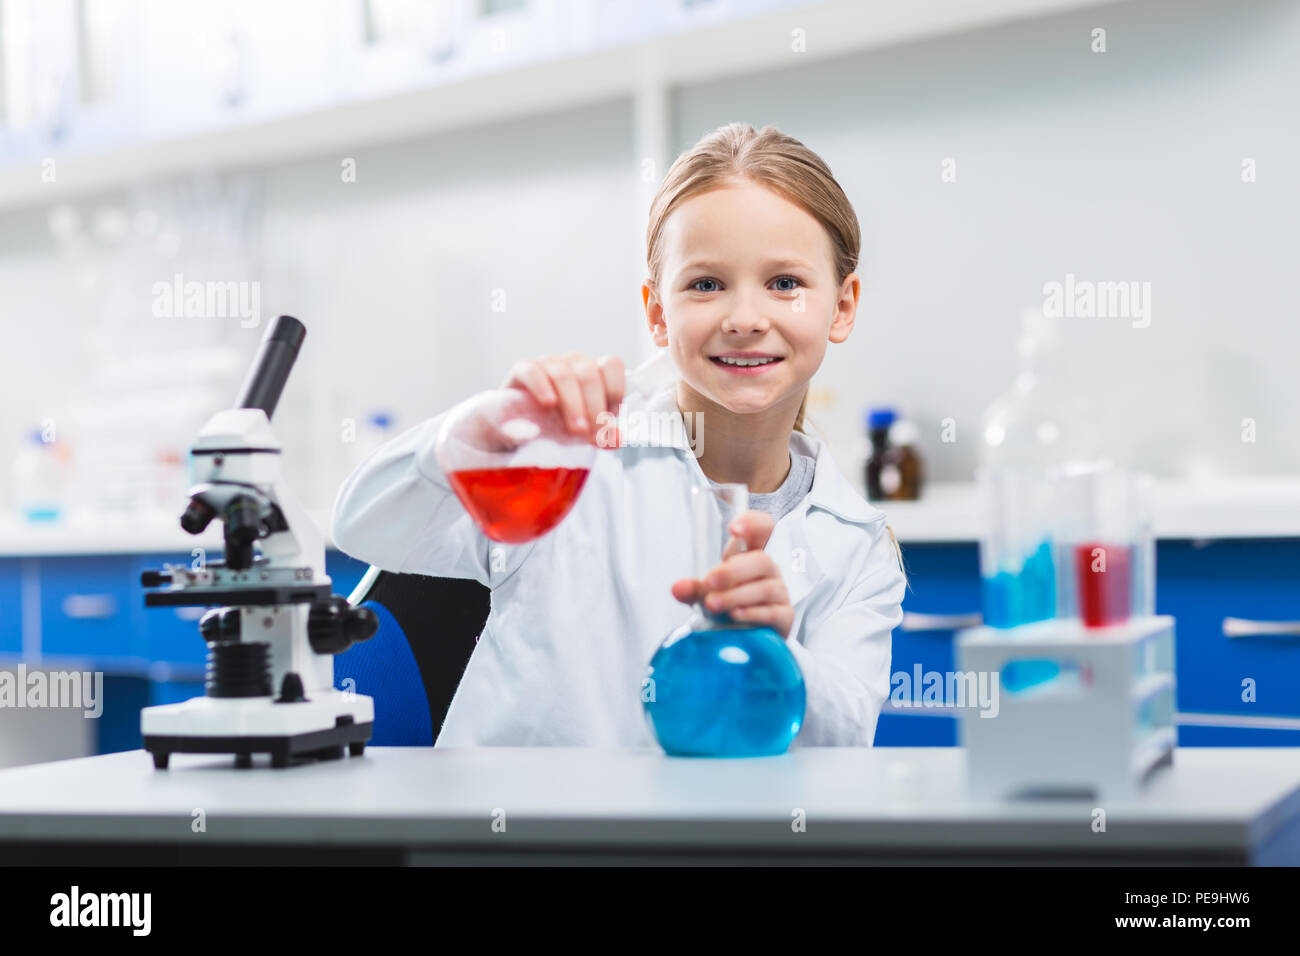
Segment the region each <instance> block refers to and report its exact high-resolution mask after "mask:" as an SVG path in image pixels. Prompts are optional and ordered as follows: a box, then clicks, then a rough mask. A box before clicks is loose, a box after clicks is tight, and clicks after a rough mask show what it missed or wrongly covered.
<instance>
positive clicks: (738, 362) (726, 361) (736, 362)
mask: <svg viewBox="0 0 1300 956" xmlns="http://www.w3.org/2000/svg"><path fill="white" fill-rule="evenodd" d="M718 361H719V362H721V363H722V364H724V365H767V364H768V363H769V362H775V361H776V359H774V358H756V359H739V358H725V357H723V356H721V355H719V356H718Z"/></svg>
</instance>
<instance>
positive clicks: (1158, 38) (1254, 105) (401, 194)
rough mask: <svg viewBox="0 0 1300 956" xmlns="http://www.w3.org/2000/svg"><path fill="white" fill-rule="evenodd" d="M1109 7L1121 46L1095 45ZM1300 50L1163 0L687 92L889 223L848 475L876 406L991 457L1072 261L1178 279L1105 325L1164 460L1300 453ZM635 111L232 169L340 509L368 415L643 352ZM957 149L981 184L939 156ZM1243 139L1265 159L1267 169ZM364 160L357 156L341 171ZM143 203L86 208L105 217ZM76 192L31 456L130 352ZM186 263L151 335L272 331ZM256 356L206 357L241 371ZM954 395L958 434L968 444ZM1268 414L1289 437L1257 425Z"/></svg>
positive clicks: (321, 483) (965, 451)
mask: <svg viewBox="0 0 1300 956" xmlns="http://www.w3.org/2000/svg"><path fill="white" fill-rule="evenodd" d="M1097 26H1100V27H1104V28H1105V29H1106V31H1107V46H1108V50H1107V52H1106V53H1105V54H1093V53H1091V52H1090V51H1089V35H1090V31H1091V30H1092V29H1093V28H1094V27H1097ZM809 42H810V43H815V42H816V37H810V38H809ZM1298 48H1300V5H1298V4H1295V3H1289V2H1248V3H1233V4H1226V3H1214V2H1175V0H1134V2H1131V3H1125V4H1118V5H1115V6H1113V7H1106V8H1100V9H1097V10H1093V11H1089V12H1086V13H1081V14H1071V15H1065V16H1057V17H1051V18H1048V19H1044V20H1039V21H1032V22H1028V23H1023V24H1017V25H1010V26H1001V27H997V28H993V29H988V30H983V31H979V32H975V33H968V34H963V35H959V36H953V37H949V38H944V39H938V40H929V41H926V42H924V43H919V44H915V45H909V46H905V47H897V48H892V49H886V50H882V51H874V52H870V53H863V54H858V55H854V56H852V57H847V58H843V59H840V60H835V61H830V62H825V63H821V64H810V65H809V66H807V67H796V68H794V69H792V70H787V71H783V72H780V73H771V74H769V75H764V76H753V77H745V78H742V79H736V80H729V81H726V82H717V83H710V84H707V85H703V86H694V87H690V88H686V89H682V90H679V91H677V92H676V93H675V95H674V103H675V107H676V117H675V120H674V136H675V143H674V145H675V147H676V148H677V149H684V148H686V147H687V146H689V145H690V144H691V143H692V142H694V141H695V139H696V138H698V137H699V136H700V135H701V134H703V133H704V132H706V131H708V130H709V129H712V128H713V127H715V126H717V125H719V124H722V123H725V122H729V121H732V120H744V121H747V122H751V123H753V124H755V125H758V126H761V125H763V124H767V123H771V124H774V125H776V126H778V127H779V128H781V129H783V130H785V131H786V132H789V133H791V134H792V135H794V136H797V137H799V138H800V139H802V140H804V141H805V142H806V143H807V144H808V145H809V146H811V147H812V148H814V149H815V150H817V151H818V152H819V153H821V154H822V155H823V156H824V157H825V158H826V160H827V161H828V163H829V164H830V166H831V168H832V170H833V171H834V172H835V173H836V175H837V176H838V177H839V178H840V180H841V182H842V183H843V184H844V186H845V188H846V190H847V191H848V193H849V196H850V198H851V199H852V201H853V203H854V205H855V207H856V208H857V210H858V213H859V217H860V219H861V221H862V225H863V238H864V254H863V264H862V269H861V272H862V275H863V296H862V303H861V309H860V312H859V323H860V324H859V328H858V329H857V330H856V331H855V333H854V334H853V336H852V337H851V338H850V340H849V341H848V342H847V343H845V344H844V345H841V346H838V347H832V349H831V352H830V356H829V358H828V360H827V362H826V364H825V365H824V367H823V369H822V371H821V372H820V373H819V375H818V377H817V379H816V382H817V384H818V385H819V386H823V387H824V388H825V389H826V390H827V391H828V392H829V393H833V395H834V401H833V403H831V404H822V405H820V406H818V407H816V408H814V410H813V416H814V418H815V420H816V421H817V422H818V423H819V424H820V425H822V427H823V428H824V430H826V431H827V432H828V433H829V434H830V436H831V438H832V441H833V443H834V444H835V446H836V447H837V449H838V453H839V455H840V463H841V467H843V468H844V469H845V470H846V471H847V472H849V473H850V474H853V473H855V472H856V470H857V462H856V461H855V460H854V459H855V455H856V454H857V452H858V446H857V443H856V441H855V439H856V437H857V433H858V425H857V423H858V420H859V416H860V412H861V409H862V407H863V406H865V405H867V404H871V403H884V402H889V403H893V404H896V405H897V406H898V407H899V408H900V409H901V410H902V411H903V412H904V413H905V414H907V415H908V416H909V417H912V418H914V419H915V420H917V422H918V423H919V424H920V425H921V426H922V445H923V450H924V452H925V454H926V456H927V458H928V460H929V464H930V472H931V476H932V477H933V478H939V479H960V478H966V477H968V476H969V475H970V470H971V467H972V465H973V463H974V459H975V437H976V436H975V432H974V425H975V423H976V421H977V419H978V415H979V413H980V411H982V409H983V408H984V406H985V405H986V404H987V403H988V401H989V400H990V399H991V398H992V397H993V396H994V395H995V394H996V393H998V392H999V391H1001V390H1003V389H1004V388H1005V387H1006V386H1007V385H1008V384H1009V383H1010V381H1011V379H1012V376H1013V374H1014V355H1013V339H1014V333H1015V322H1016V314H1017V310H1018V308H1019V307H1020V306H1021V305H1022V304H1027V303H1032V302H1035V301H1040V300H1041V297H1042V293H1041V289H1042V286H1043V283H1044V282H1047V281H1051V280H1054V279H1063V278H1064V276H1065V274H1066V273H1074V274H1075V275H1076V276H1078V277H1079V278H1084V279H1093V280H1137V281H1147V282H1150V283H1151V286H1152V290H1153V292H1152V321H1151V325H1150V327H1149V328H1146V329H1140V330H1139V329H1131V328H1130V329H1123V328H1121V327H1120V326H1118V325H1111V326H1107V327H1105V328H1102V327H1100V326H1098V327H1097V330H1096V331H1097V334H1096V335H1095V336H1092V337H1090V340H1089V347H1090V348H1091V349H1092V350H1093V352H1094V353H1095V352H1096V351H1097V350H1098V349H1101V348H1108V349H1112V350H1113V352H1114V360H1113V363H1112V364H1110V365H1107V366H1106V367H1105V368H1106V370H1105V371H1104V372H1102V373H1101V384H1102V386H1103V387H1106V388H1117V389H1119V388H1127V389H1130V390H1131V392H1132V394H1133V395H1134V396H1135V399H1134V414H1133V415H1132V416H1131V418H1130V419H1129V420H1128V423H1127V424H1126V426H1125V427H1126V429H1128V432H1127V434H1126V435H1125V438H1126V440H1127V441H1128V443H1129V444H1130V445H1131V446H1132V447H1134V448H1136V449H1137V450H1138V453H1139V455H1140V459H1141V461H1142V462H1143V463H1144V464H1146V465H1148V466H1149V467H1151V468H1153V469H1154V470H1156V471H1157V472H1159V473H1163V474H1171V475H1172V474H1179V473H1182V472H1185V471H1188V470H1205V469H1211V468H1217V469H1220V470H1222V471H1224V472H1227V473H1255V474H1267V473H1283V472H1300V433H1298V432H1297V427H1298V426H1297V425H1296V423H1295V420H1294V417H1293V415H1292V413H1291V408H1292V407H1293V406H1294V404H1295V402H1294V399H1295V395H1296V385H1295V381H1296V359H1295V356H1296V355H1297V354H1300V327H1298V326H1297V322H1296V320H1297V318H1298V316H1297V305H1296V303H1297V302H1300V295H1298V294H1297V293H1300V288H1298V286H1300V279H1297V273H1296V270H1295V263H1296V262H1297V261H1300V233H1297V231H1296V229H1295V220H1294V213H1295V210H1296V209H1300V181H1297V178H1296V176H1295V174H1294V170H1295V169H1297V168H1300V131H1298V124H1297V121H1296V119H1295V117H1296V115H1297V114H1296V109H1295V101H1294V98H1295V94H1296V91H1297V90H1300V60H1297V58H1296V57H1295V56H1294V51H1295V50H1296V49H1298ZM633 133H634V118H633V110H632V104H631V102H630V101H627V100H615V101H610V102H607V103H604V104H601V105H598V106H594V107H586V108H582V109H574V110H570V111H566V112H563V113H558V114H554V115H545V116H533V117H529V118H527V119H525V120H522V121H518V122H511V123H509V124H496V125H488V126H483V127H477V128H471V129H464V130H460V131H457V132H454V133H450V134H443V135H438V136H436V137H429V138H424V139H420V140H416V141H412V142H408V143H402V144H397V145H387V146H375V147H368V148H365V149H358V150H356V151H349V152H347V153H344V154H342V155H329V156H320V157H317V158H315V159H312V160H308V161H302V162H296V163H293V164H288V165H281V166H276V167H271V168H266V169H259V170H254V171H249V172H246V173H236V174H229V175H227V176H226V177H225V179H226V180H230V181H239V182H244V183H248V184H251V188H252V189H253V192H254V193H255V195H256V213H255V216H254V217H253V220H252V221H253V225H252V226H251V227H250V230H249V232H248V239H247V248H245V249H243V250H242V252H243V256H244V258H243V259H241V258H240V257H239V256H238V255H236V256H234V257H233V258H232V257H230V256H229V255H227V257H226V258H225V259H222V260H221V263H222V264H221V265H220V266H217V265H212V266H210V267H209V269H210V271H211V272H212V273H213V274H211V275H204V274H202V273H203V270H204V268H205V267H204V264H203V261H202V260H201V259H195V258H190V259H188V260H186V261H185V262H184V268H185V269H187V270H189V271H188V273H187V274H188V275H190V276H192V277H195V278H215V279H229V278H248V279H250V280H256V281H258V282H260V285H261V300H262V301H261V307H262V314H263V317H264V318H265V319H267V320H269V319H270V318H272V317H273V316H274V315H276V314H278V313H279V312H284V311H287V312H292V313H293V314H296V315H298V316H299V317H300V318H302V319H303V320H304V321H306V322H307V324H308V327H309V337H308V345H307V348H306V351H305V353H304V355H303V358H302V361H301V363H300V366H299V368H298V370H297V371H296V372H295V376H294V379H292V380H291V385H290V388H289V390H288V392H287V394H286V396H285V399H284V401H283V403H282V405H281V408H280V411H279V412H278V413H277V426H278V428H277V430H278V431H279V432H280V434H281V436H282V439H283V440H284V442H285V444H286V446H288V450H289V455H288V456H287V457H286V466H287V467H288V468H289V472H290V477H291V480H292V481H293V482H294V484H295V486H296V487H297V488H298V489H299V490H300V493H301V495H302V496H303V497H305V498H306V499H307V500H308V503H309V504H311V505H313V506H316V507H318V508H326V507H328V506H329V504H330V503H331V501H332V496H333V493H334V489H335V488H336V487H337V485H338V482H339V480H341V478H342V476H343V475H344V474H345V473H346V470H347V468H348V467H349V455H350V454H351V452H352V451H353V449H352V448H350V447H349V446H348V445H347V443H346V442H344V441H343V436H344V434H345V432H344V428H345V425H344V423H345V420H347V419H358V420H359V419H361V418H362V417H363V416H364V415H365V414H366V413H367V412H369V411H371V410H374V409H391V410H392V411H394V412H395V413H396V416H397V425H398V427H399V428H405V427H408V426H410V425H412V424H414V423H415V422H417V421H419V420H421V419H422V418H424V417H426V416H428V415H431V414H433V413H434V412H436V411H439V410H441V409H443V408H445V407H447V406H448V405H450V404H451V403H452V402H454V401H455V400H457V399H458V398H459V397H461V396H463V395H465V394H467V393H468V392H470V391H473V390H475V389H479V388H486V387H491V386H493V385H496V384H498V383H499V382H500V380H501V378H502V377H503V376H504V375H505V373H506V371H507V369H508V368H509V366H510V365H511V363H512V362H514V361H515V360H517V359H519V358H521V357H525V356H531V355H537V354H540V353H543V352H553V351H565V350H569V349H578V350H583V351H586V352H589V353H591V354H597V355H598V354H603V353H617V354H621V355H623V356H625V357H626V358H627V359H629V361H630V360H632V359H634V358H635V357H636V355H637V354H638V350H639V348H640V346H641V342H642V339H641V336H642V329H643V324H644V323H643V315H642V313H641V311H640V298H639V289H638V283H639V281H640V279H641V277H642V273H641V271H640V269H639V268H638V266H637V262H638V256H639V255H640V254H641V253H642V250H641V249H640V248H639V247H638V232H640V233H641V234H643V232H644V222H639V221H638V217H643V216H644V210H643V209H640V208H638V206H637V196H638V187H639V183H638V177H639V175H640V166H639V160H638V157H636V156H635V155H634V147H633ZM946 157H952V158H954V159H955V160H956V163H957V167H956V168H957V174H958V175H957V182H955V183H947V184H945V183H941V182H940V177H939V166H940V162H941V161H942V160H943V159H944V158H946ZM1244 157H1254V158H1256V159H1257V161H1258V169H1259V181H1258V182H1256V183H1253V184H1250V185H1245V184H1243V183H1242V182H1241V180H1240V167H1241V161H1242V159H1243V158H1244ZM349 159H351V160H355V169H356V179H355V182H345V181H344V180H343V178H342V177H341V175H340V173H341V164H342V163H343V162H344V161H345V160H349ZM133 196H134V197H137V198H132V197H133ZM137 201H138V194H137V193H131V194H123V195H112V196H102V197H94V198H92V199H89V200H85V201H81V202H78V203H76V204H75V205H77V207H78V208H79V209H80V210H81V211H82V212H83V213H84V214H86V215H87V216H93V214H94V211H95V210H96V209H97V208H100V207H101V206H109V205H113V204H119V205H123V206H125V207H126V208H133V207H132V206H131V204H132V203H134V202H137ZM49 213H50V210H49V209H48V208H36V207H29V208H22V209H17V210H14V211H13V212H12V213H9V214H6V216H5V217H4V218H3V220H0V303H3V311H0V335H3V341H4V343H5V352H6V355H7V356H8V357H9V360H8V361H7V362H6V369H5V378H6V386H5V393H4V394H5V399H6V400H5V402H4V403H2V404H0V442H2V445H0V447H4V448H5V449H6V451H7V450H8V449H9V448H10V447H12V442H13V441H14V440H15V439H16V437H17V436H18V435H19V434H20V432H21V430H22V428H23V427H24V426H25V425H26V424H27V423H29V422H32V421H34V420H37V419H39V418H40V417H42V416H44V415H47V414H52V412H51V411H50V409H51V408H54V407H58V406H60V402H63V401H64V400H65V399H67V397H68V396H70V395H76V394H78V393H80V392H84V390H85V388H86V383H87V382H90V381H93V380H94V377H95V374H96V369H97V365H98V363H100V361H101V357H102V356H103V355H104V354H105V353H104V348H105V346H104V336H103V333H104V318H103V316H102V314H101V313H100V312H99V311H98V309H97V308H96V303H97V298H96V290H95V289H94V287H93V280H89V279H87V280H83V281H82V282H81V283H80V284H78V283H74V282H72V281H71V280H70V278H69V276H70V272H69V269H68V267H67V263H66V260H65V258H64V256H65V254H66V251H61V249H60V247H59V246H58V244H57V243H56V242H55V241H54V240H53V239H52V238H51V236H50V229H49V223H48V220H49ZM227 239H229V237H227ZM226 252H227V253H229V249H228V248H227V249H226ZM180 267H181V266H179V265H177V263H176V261H170V260H166V259H165V258H158V259H157V260H149V261H148V262H147V263H146V264H144V265H140V264H139V263H137V265H136V266H135V267H133V268H134V269H135V273H136V274H138V275H140V276H143V277H144V278H142V279H141V280H140V281H139V284H138V286H135V287H133V289H134V292H133V293H131V294H133V295H138V296H139V300H138V305H139V313H138V314H139V315H140V316H141V318H140V320H139V321H140V326H139V327H137V328H135V329H134V330H132V331H133V334H135V335H137V336H151V335H152V334H153V333H155V332H158V333H159V334H165V335H166V336H168V337H170V340H171V341H172V343H173V345H174V346H175V345H176V343H177V341H179V340H183V339H184V337H185V334H186V331H187V330H192V331H193V336H194V338H195V340H196V341H200V342H202V343H204V344H205V345H210V347H212V348H217V347H219V346H224V347H227V348H229V349H233V350H235V351H236V352H237V353H238V354H239V355H240V356H241V357H242V358H243V359H246V358H248V357H250V356H251V354H252V352H253V349H254V348H255V346H256V341H257V338H258V337H259V336H260V332H261V329H256V330H246V329H240V328H239V327H238V324H237V322H235V321H234V320H184V319H178V320H169V324H167V325H166V326H165V331H164V325H161V324H159V321H160V320H157V319H153V318H150V317H149V313H148V302H149V293H148V284H147V282H146V280H147V279H148V278H149V277H150V276H154V277H155V278H158V279H165V278H167V277H169V276H170V274H171V270H172V269H173V268H180ZM218 270H225V271H224V272H222V274H215V273H216V271H218ZM231 270H234V271H233V272H232V271H231ZM195 273H199V274H197V275H196V274H195ZM87 282H90V283H91V287H90V288H86V284H87ZM501 304H504V310H503V311H498V310H497V309H498V308H499V306H500V305H501ZM1079 321H1084V320H1079ZM1092 321H1095V322H1102V321H1109V322H1112V323H1115V322H1118V321H1122V320H1092ZM186 323H190V324H188V325H187V324H186ZM1081 354H1082V353H1081ZM1092 357H1093V358H1096V355H1095V354H1094V355H1092ZM120 358H121V356H120V355H117V356H116V357H115V359H114V360H115V361H120ZM240 374H242V366H241V367H240V373H239V374H236V373H233V372H231V373H225V374H224V377H223V373H221V372H220V371H219V370H217V371H213V370H211V369H208V370H207V371H206V372H205V373H204V374H203V375H199V374H198V373H197V372H196V382H198V383H199V384H200V385H201V386H202V388H204V389H211V388H216V389H217V393H218V394H220V395H222V396H224V395H227V394H233V391H234V387H235V385H237V384H238V379H239V377H240ZM222 389H224V391H222ZM202 417H203V416H202V415H198V416H197V421H196V422H195V424H197V423H198V422H201V420H202ZM946 418H951V419H954V420H955V422H956V425H957V437H958V440H957V441H956V442H954V443H944V442H941V441H940V440H939V438H940V431H939V429H940V422H941V421H942V420H943V419H946ZM1243 418H1253V419H1255V420H1256V423H1257V430H1258V436H1259V437H1258V441H1257V442H1255V443H1252V444H1246V443H1243V442H1242V441H1241V440H1240V432H1241V420H1242V419H1243ZM8 458H9V455H8V454H3V455H0V460H7V459H8ZM7 481H8V475H7V474H0V489H3V487H4V485H5V483H7Z"/></svg>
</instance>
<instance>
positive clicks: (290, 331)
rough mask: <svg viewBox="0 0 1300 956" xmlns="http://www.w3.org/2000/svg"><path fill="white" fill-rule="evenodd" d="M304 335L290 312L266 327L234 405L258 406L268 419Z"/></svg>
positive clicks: (237, 406)
mask: <svg viewBox="0 0 1300 956" xmlns="http://www.w3.org/2000/svg"><path fill="white" fill-rule="evenodd" d="M306 337H307V327H306V326H305V325H303V324H302V323H301V322H299V321H298V320H297V319H295V318H294V317H293V316H292V315H282V316H280V317H279V318H278V319H276V320H275V322H274V323H273V324H272V325H271V327H270V328H269V329H267V332H266V337H265V338H263V339H262V344H261V346H260V347H259V348H258V350H257V356H256V357H255V358H254V359H253V367H252V368H251V369H250V370H249V372H248V378H247V379H246V380H245V381H244V385H243V388H241V389H240V390H239V398H238V399H237V400H236V401H235V407H236V408H260V409H261V410H262V411H264V412H266V417H267V419H268V420H269V419H270V418H271V416H272V415H274V414H275V406H276V405H277V404H278V403H279V401H280V393H281V392H282V391H284V383H285V382H286V381H288V379H289V372H290V371H291V370H292V369H293V363H294V362H295V361H296V360H297V358H298V349H299V348H301V347H302V342H303V339H304V338H306Z"/></svg>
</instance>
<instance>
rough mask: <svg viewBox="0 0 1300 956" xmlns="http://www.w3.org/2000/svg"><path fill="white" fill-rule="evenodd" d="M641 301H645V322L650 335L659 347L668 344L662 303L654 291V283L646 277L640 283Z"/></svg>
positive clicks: (666, 325)
mask: <svg viewBox="0 0 1300 956" xmlns="http://www.w3.org/2000/svg"><path fill="white" fill-rule="evenodd" d="M641 301H642V302H643V303H645V317H646V324H647V325H648V326H649V328H650V337H651V338H652V339H653V340H654V343H655V345H658V346H660V347H662V346H665V345H667V344H668V323H667V322H665V321H664V307H663V303H661V302H660V301H659V296H658V295H657V294H656V293H655V288H654V284H653V283H652V282H651V281H650V280H649V279H646V280H645V281H644V282H642V283H641Z"/></svg>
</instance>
